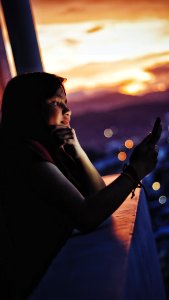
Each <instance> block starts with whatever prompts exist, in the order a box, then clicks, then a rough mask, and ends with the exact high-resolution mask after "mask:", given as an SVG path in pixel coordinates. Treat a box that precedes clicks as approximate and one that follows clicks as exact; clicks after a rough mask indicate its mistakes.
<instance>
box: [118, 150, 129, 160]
mask: <svg viewBox="0 0 169 300" xmlns="http://www.w3.org/2000/svg"><path fill="white" fill-rule="evenodd" d="M126 158H127V154H126V152H124V151H120V152H119V153H118V159H119V160H120V161H125V160H126Z"/></svg>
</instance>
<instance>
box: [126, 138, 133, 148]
mask: <svg viewBox="0 0 169 300" xmlns="http://www.w3.org/2000/svg"><path fill="white" fill-rule="evenodd" d="M124 144H125V147H126V148H127V149H131V148H133V146H134V142H133V140H130V139H129V140H126V141H125V143H124Z"/></svg>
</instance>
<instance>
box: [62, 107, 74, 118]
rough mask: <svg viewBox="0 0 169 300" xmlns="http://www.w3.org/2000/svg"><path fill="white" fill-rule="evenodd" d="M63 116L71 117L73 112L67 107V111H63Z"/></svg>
mask: <svg viewBox="0 0 169 300" xmlns="http://www.w3.org/2000/svg"><path fill="white" fill-rule="evenodd" d="M63 114H64V115H66V116H68V117H70V116H71V114H72V112H71V110H70V109H69V108H68V107H67V106H66V107H65V109H64V111H63Z"/></svg>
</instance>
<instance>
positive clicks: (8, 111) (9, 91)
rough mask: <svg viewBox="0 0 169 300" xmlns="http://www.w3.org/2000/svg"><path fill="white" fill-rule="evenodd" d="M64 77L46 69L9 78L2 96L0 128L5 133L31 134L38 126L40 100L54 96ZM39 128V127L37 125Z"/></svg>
mask: <svg viewBox="0 0 169 300" xmlns="http://www.w3.org/2000/svg"><path fill="white" fill-rule="evenodd" d="M65 80H66V79H65V78H63V77H59V76H57V75H54V74H50V73H46V72H34V73H26V74H22V75H18V76H16V77H14V78H12V79H11V80H10V81H9V82H8V84H7V86H6V88H5V91H4V94H3V98H2V120H1V126H2V130H4V131H6V132H7V133H8V134H11V133H12V132H13V133H14V134H17V135H18V134H19V135H22V136H23V135H32V134H33V131H34V133H35V132H36V131H38V130H39V127H42V122H43V121H42V116H41V107H42V105H41V104H42V102H44V101H45V100H46V99H49V98H51V97H52V96H54V95H55V94H56V92H57V90H58V88H59V87H61V86H62V87H63V89H64V85H63V83H64V81H65ZM41 129H42V128H41Z"/></svg>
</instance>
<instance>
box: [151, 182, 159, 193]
mask: <svg viewBox="0 0 169 300" xmlns="http://www.w3.org/2000/svg"><path fill="white" fill-rule="evenodd" d="M152 188H153V190H154V191H158V190H159V189H160V183H159V182H158V181H155V182H154V183H153V184H152Z"/></svg>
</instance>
